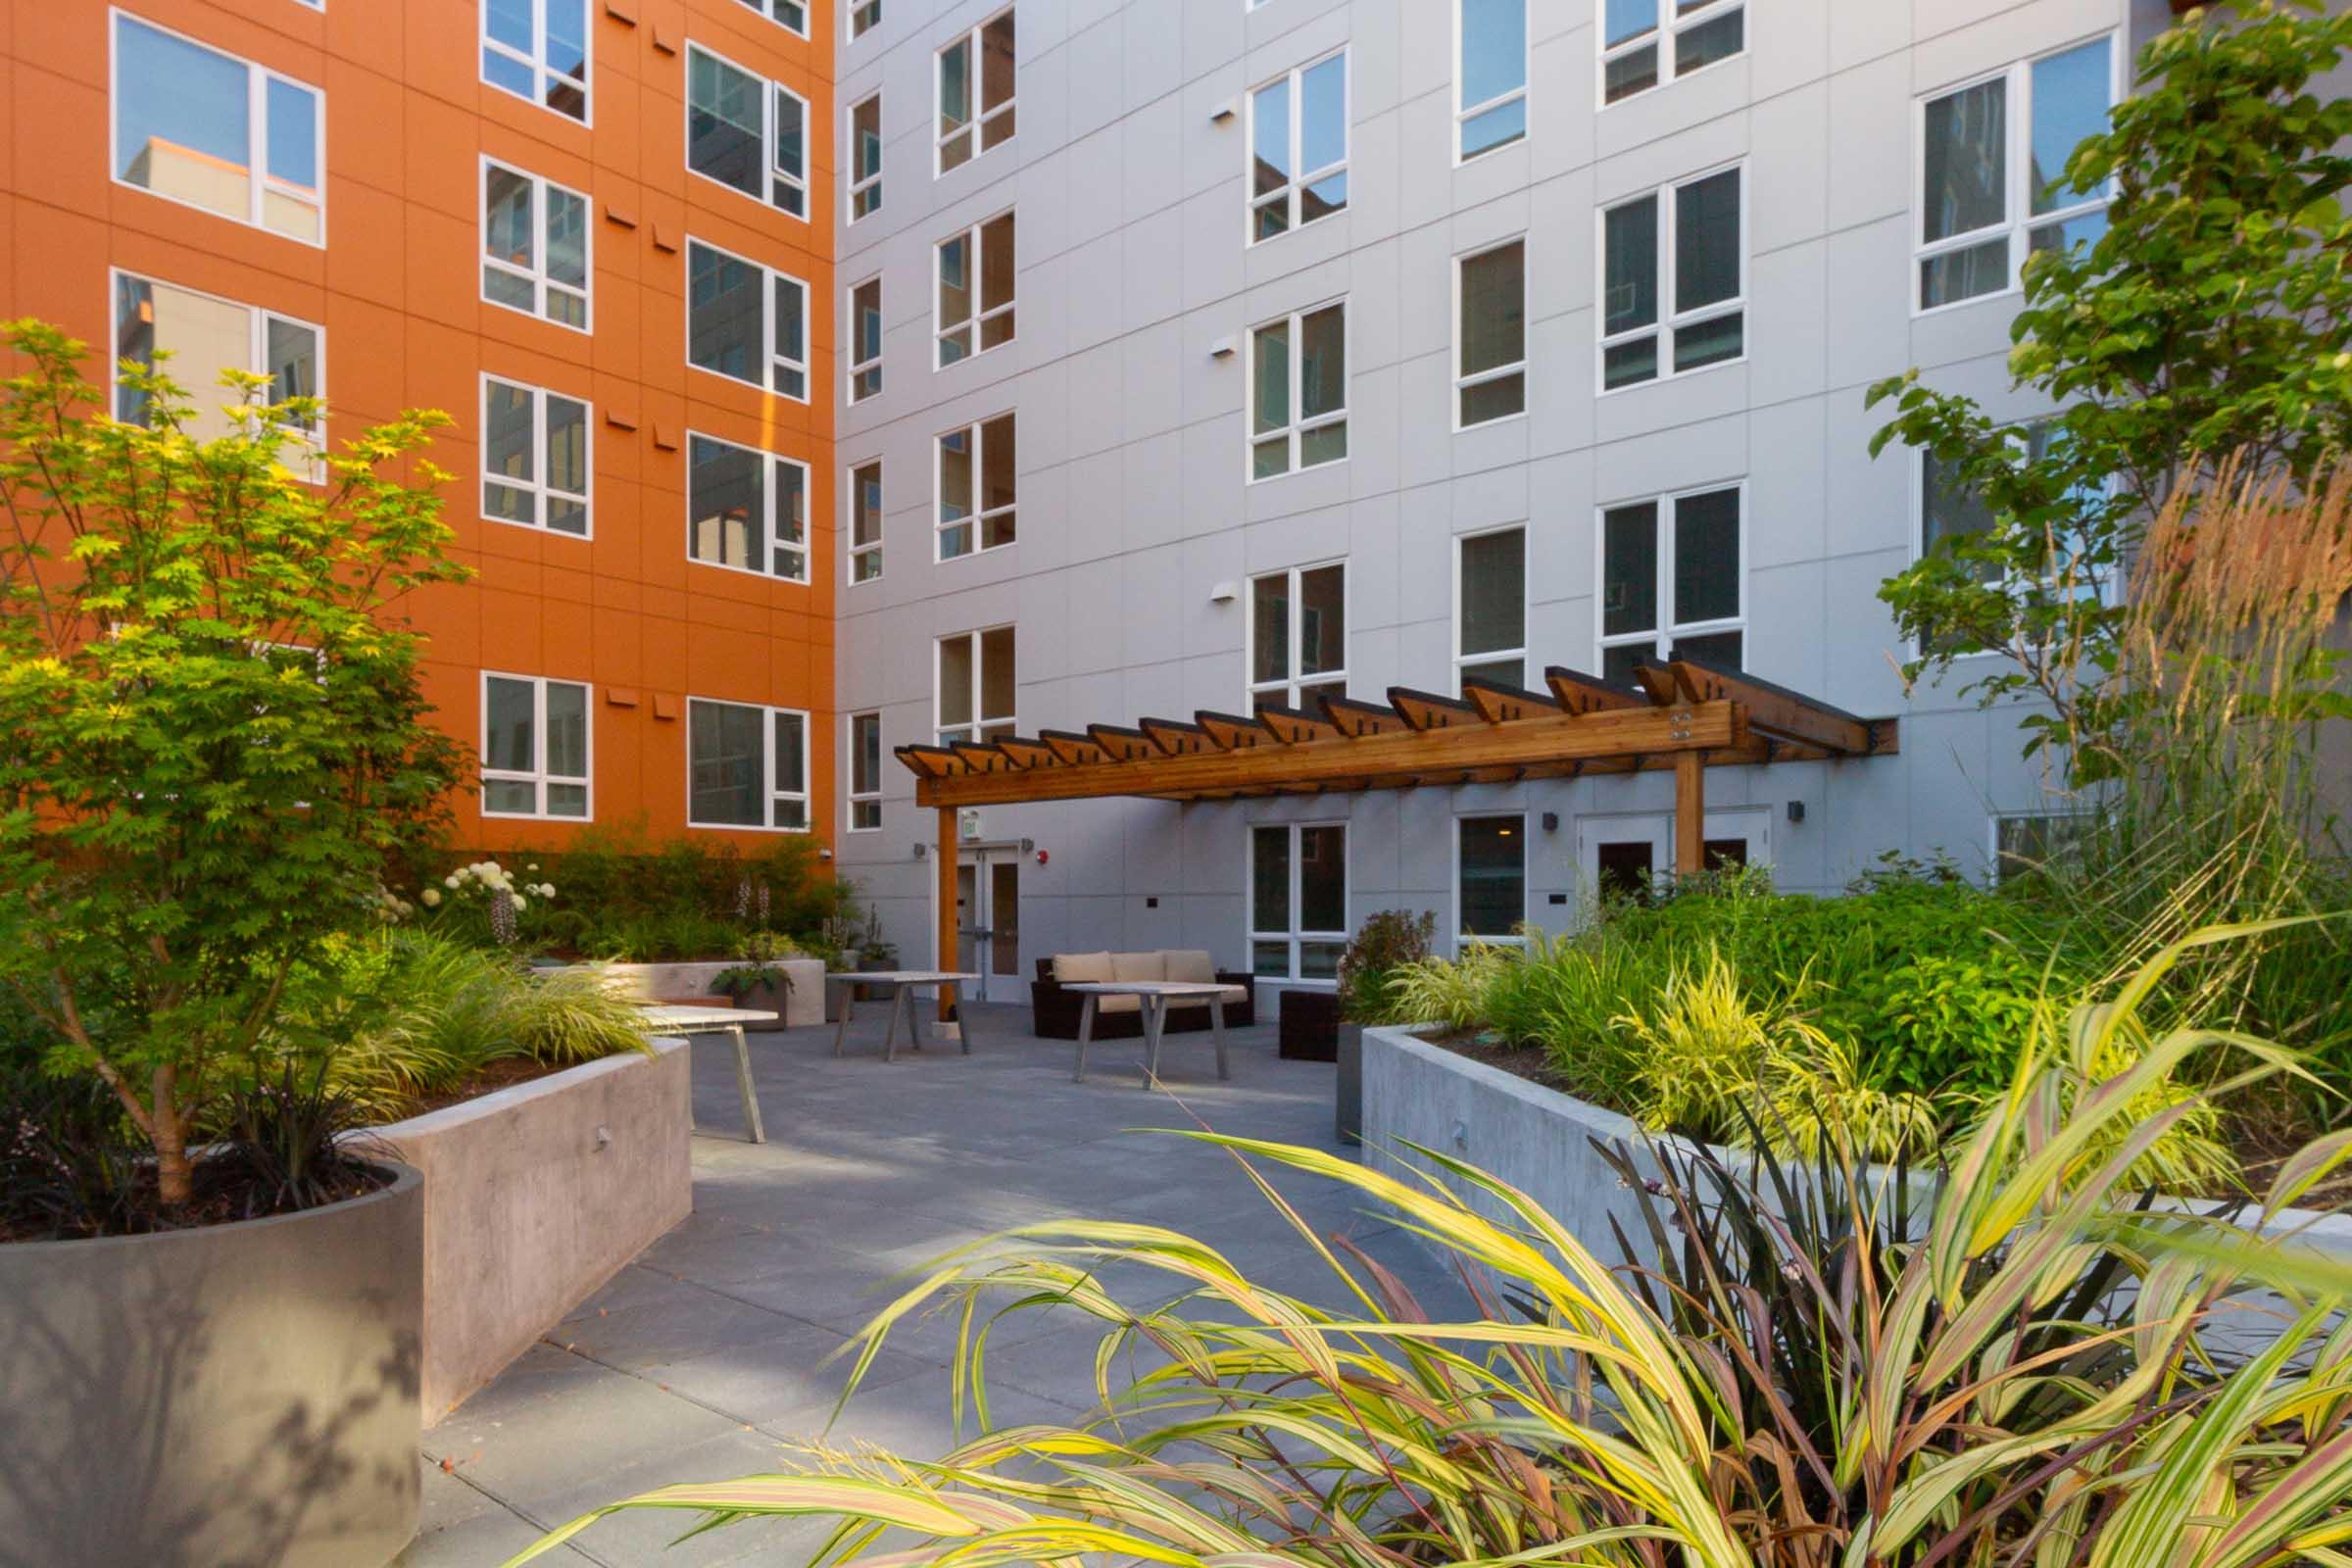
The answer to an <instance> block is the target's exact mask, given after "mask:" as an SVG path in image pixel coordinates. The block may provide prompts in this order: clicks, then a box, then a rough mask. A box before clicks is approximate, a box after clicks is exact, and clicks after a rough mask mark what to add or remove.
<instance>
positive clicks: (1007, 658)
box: [932, 626, 1014, 746]
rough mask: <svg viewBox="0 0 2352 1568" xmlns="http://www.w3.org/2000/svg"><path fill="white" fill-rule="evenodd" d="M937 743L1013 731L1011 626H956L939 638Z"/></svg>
mask: <svg viewBox="0 0 2352 1568" xmlns="http://www.w3.org/2000/svg"><path fill="white" fill-rule="evenodd" d="M932 690H933V692H934V694H935V706H936V707H937V709H938V716H939V726H938V729H939V744H940V745H942V746H945V745H947V744H948V743H949V742H950V741H994V740H1002V739H1003V738H1004V737H1005V736H1007V735H1010V734H1012V733H1013V717H1012V709H1013V690H1014V687H1013V669H1012V628H1011V627H1010V626H997V627H993V628H991V629H990V630H988V631H969V632H958V633H956V635H955V636H953V637H942V638H941V639H940V640H939V668H938V672H937V682H936V684H935V685H934V687H933V688H932Z"/></svg>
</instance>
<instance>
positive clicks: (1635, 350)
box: [1600, 169, 1747, 391]
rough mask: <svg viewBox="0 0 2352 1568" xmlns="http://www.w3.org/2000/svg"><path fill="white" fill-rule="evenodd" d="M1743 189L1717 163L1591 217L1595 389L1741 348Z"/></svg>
mask: <svg viewBox="0 0 2352 1568" xmlns="http://www.w3.org/2000/svg"><path fill="white" fill-rule="evenodd" d="M1744 196H1745V192H1744V188H1743V179H1742V172H1741V171H1740V170H1739V169H1726V170H1722V171H1720V172H1716V173H1712V174H1705V175H1701V176H1700V177H1699V178H1697V179H1691V180H1685V181H1684V182H1683V183H1682V184H1680V185H1668V186H1666V187H1665V188H1663V189H1661V190H1654V191H1651V192H1650V193H1649V194H1648V195H1646V196H1639V197H1636V198H1635V199H1634V200H1632V201H1630V202H1621V203H1619V204H1618V205H1617V206H1615V207H1611V208H1609V209H1608V210H1607V211H1606V212H1604V213H1603V214H1602V215H1601V234H1600V250H1601V283H1600V385H1601V390H1603V391H1608V390H1611V389H1613V388H1616V387H1621V386H1634V385H1637V384H1639V383H1641V382H1643V381H1655V380H1659V379H1662V378H1663V377H1666V376H1671V375H1680V374H1682V373H1683V372H1684V371H1686V370H1696V369H1702V368H1705V367H1707V366H1710V365H1722V364H1725V363H1727V362H1729V361H1732V360H1736V359H1739V358H1740V356H1741V355H1742V354H1745V353H1746V352H1747V337H1746V320H1747V318H1746V314H1745V312H1744V311H1743V310H1742V309H1741V307H1742V305H1743V303H1744V295H1745V292H1746V278H1745V275H1744V273H1745V270H1746V265H1747V264H1746V256H1745V255H1744V253H1743V252H1742V251H1741V249H1740V227H1741V224H1740V206H1741V203H1742V201H1743V200H1744ZM1661 340H1663V341H1662V342H1661Z"/></svg>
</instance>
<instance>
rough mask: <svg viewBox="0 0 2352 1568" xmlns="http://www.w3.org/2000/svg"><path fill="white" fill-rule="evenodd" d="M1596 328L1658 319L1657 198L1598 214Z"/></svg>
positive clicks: (1608, 330) (1623, 327)
mask: <svg viewBox="0 0 2352 1568" xmlns="http://www.w3.org/2000/svg"><path fill="white" fill-rule="evenodd" d="M1601 229H1602V235H1603V238H1602V254H1603V268H1604V273H1603V279H1602V284H1601V290H1602V292H1601V327H1600V329H1601V332H1602V334H1603V335H1604V336H1609V337H1614V336H1615V335H1616V334H1617V333H1619V332H1625V331H1631V330H1632V329H1633V328H1635V327H1639V326H1648V325H1650V324H1652V323H1653V322H1655V321H1656V320H1657V319H1658V199H1657V198H1656V197H1655V196H1644V197H1642V199H1641V200H1640V201H1638V202H1627V203H1626V204H1625V205H1624V206H1623V207H1612V208H1610V209H1609V211H1608V212H1607V214H1605V215H1604V216H1603V218H1602V219H1601Z"/></svg>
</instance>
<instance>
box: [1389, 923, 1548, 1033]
mask: <svg viewBox="0 0 2352 1568" xmlns="http://www.w3.org/2000/svg"><path fill="white" fill-rule="evenodd" d="M1516 957H1517V955H1516V954H1514V953H1512V952H1510V951H1509V950H1507V949H1504V948H1497V947H1493V946H1490V945H1489V944H1487V943H1484V942H1473V943H1471V944H1470V945H1469V946H1468V947H1467V948H1464V949H1463V950H1462V956H1460V957H1459V958H1423V959H1421V960H1420V961H1419V962H1417V963H1408V964H1406V965H1404V966H1403V967H1402V968H1400V969H1398V970H1397V972H1396V973H1395V974H1393V975H1391V976H1390V977H1389V995H1390V997H1392V998H1393V999H1394V1000H1395V1002H1396V1005H1397V1017H1398V1019H1399V1021H1401V1022H1404V1023H1442V1024H1444V1025H1446V1027H1447V1028H1449V1029H1472V1028H1476V1027H1478V1026H1479V1025H1480V1024H1482V1023H1484V1022H1485V1021H1486V1017H1487V988H1488V987H1489V986H1491V985H1493V984H1494V983H1495V978H1496V977H1497V976H1499V975H1500V974H1501V973H1502V970H1503V966H1504V965H1505V964H1507V963H1510V962H1511V961H1512V960H1513V959H1514V958H1516Z"/></svg>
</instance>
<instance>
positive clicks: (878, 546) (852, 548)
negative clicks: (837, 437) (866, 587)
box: [841, 457, 889, 588]
mask: <svg viewBox="0 0 2352 1568" xmlns="http://www.w3.org/2000/svg"><path fill="white" fill-rule="evenodd" d="M868 468H871V469H873V470H874V489H875V490H876V491H877V492H879V493H880V494H882V495H884V496H887V495H888V493H889V492H888V490H887V489H886V488H885V486H887V485H888V484H889V479H888V478H887V476H885V475H884V473H883V471H882V460H881V459H880V458H879V457H872V458H868V459H866V460H865V461H864V462H862V463H853V464H851V465H850V477H849V483H848V485H847V486H846V487H845V489H846V492H847V499H848V502H849V514H848V515H847V516H846V517H844V518H843V520H842V529H841V531H842V537H843V538H844V539H845V540H846V541H847V542H848V544H849V548H848V549H847V550H845V551H843V552H842V554H843V556H844V557H846V558H847V564H848V569H849V585H850V586H851V587H852V588H855V587H857V586H858V584H860V583H868V582H880V581H881V580H882V535H883V508H884V504H877V505H876V506H875V508H874V538H873V542H872V543H871V544H859V543H858V474H860V473H862V472H864V471H865V470H866V469H868ZM866 556H871V557H873V559H874V569H873V571H872V572H871V573H870V574H869V575H867V576H863V577H860V576H858V565H859V564H860V562H861V560H862V558H864V557H866Z"/></svg>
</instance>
